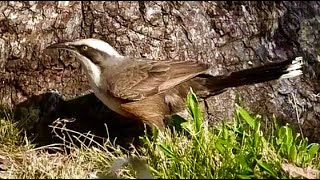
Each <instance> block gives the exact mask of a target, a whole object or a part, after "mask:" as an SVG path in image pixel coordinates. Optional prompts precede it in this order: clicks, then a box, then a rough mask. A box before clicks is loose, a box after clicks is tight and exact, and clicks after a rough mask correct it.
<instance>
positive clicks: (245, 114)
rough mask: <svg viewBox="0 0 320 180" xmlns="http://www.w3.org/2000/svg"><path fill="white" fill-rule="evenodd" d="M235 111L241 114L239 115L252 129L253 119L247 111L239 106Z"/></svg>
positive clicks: (253, 125)
mask: <svg viewBox="0 0 320 180" xmlns="http://www.w3.org/2000/svg"><path fill="white" fill-rule="evenodd" d="M237 112H238V113H239V114H240V115H241V117H242V118H243V119H244V120H245V121H246V122H247V123H248V124H249V126H250V127H251V128H252V129H254V128H255V120H254V119H253V118H252V117H251V116H250V115H249V113H248V112H247V111H246V110H245V109H243V108H242V107H240V106H237Z"/></svg>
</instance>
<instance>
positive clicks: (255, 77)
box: [205, 57, 303, 94]
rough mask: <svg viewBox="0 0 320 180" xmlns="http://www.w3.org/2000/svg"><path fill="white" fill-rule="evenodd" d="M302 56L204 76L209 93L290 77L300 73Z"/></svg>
mask: <svg viewBox="0 0 320 180" xmlns="http://www.w3.org/2000/svg"><path fill="white" fill-rule="evenodd" d="M302 66H303V58H302V57H296V58H295V59H293V60H286V61H282V62H276V63H272V64H268V65H264V66H260V67H255V68H251V69H246V70H241V71H237V72H232V73H230V74H228V75H223V76H214V77H213V76H210V77H207V78H206V83H205V84H206V86H207V87H208V89H209V91H210V94H217V93H219V92H222V91H224V90H225V89H226V88H230V87H237V86H242V85H249V84H255V83H262V82H266V81H271V80H275V79H285V78H292V77H296V76H299V75H301V74H302Z"/></svg>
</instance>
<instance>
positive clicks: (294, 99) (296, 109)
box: [291, 93, 304, 138]
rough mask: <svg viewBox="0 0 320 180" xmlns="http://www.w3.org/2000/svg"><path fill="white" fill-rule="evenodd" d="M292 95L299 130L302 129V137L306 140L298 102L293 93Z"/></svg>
mask: <svg viewBox="0 0 320 180" xmlns="http://www.w3.org/2000/svg"><path fill="white" fill-rule="evenodd" d="M291 95H292V98H293V103H294V109H295V111H296V116H297V121H298V126H299V129H300V133H301V137H302V138H304V136H303V131H302V127H301V122H300V118H299V112H298V105H297V101H296V96H295V95H294V93H291Z"/></svg>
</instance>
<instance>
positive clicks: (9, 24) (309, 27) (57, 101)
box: [0, 1, 320, 140]
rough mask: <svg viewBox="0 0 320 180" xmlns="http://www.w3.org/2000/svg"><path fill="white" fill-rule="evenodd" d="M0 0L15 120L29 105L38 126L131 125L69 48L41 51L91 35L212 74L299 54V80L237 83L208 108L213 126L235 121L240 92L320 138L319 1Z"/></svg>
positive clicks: (3, 68) (4, 64)
mask: <svg viewBox="0 0 320 180" xmlns="http://www.w3.org/2000/svg"><path fill="white" fill-rule="evenodd" d="M0 3H1V4H0V12H1V13H0V73H1V74H0V97H1V99H0V100H1V103H2V104H3V105H5V106H11V107H14V108H15V109H16V118H17V119H21V118H22V114H23V113H22V112H24V111H22V110H21V108H22V107H23V108H24V110H27V111H29V114H30V113H31V114H33V115H34V116H32V117H30V118H31V119H35V122H36V123H39V121H40V122H42V121H45V122H48V119H50V122H49V123H51V120H52V119H55V118H58V117H60V118H62V117H69V118H70V117H73V118H76V119H77V120H76V121H79V122H80V119H83V122H87V125H86V127H87V128H84V131H85V130H88V128H89V127H88V124H98V122H102V121H103V122H105V121H104V120H106V121H107V123H109V125H110V126H112V127H114V129H117V130H114V132H119V129H120V132H124V131H125V129H127V128H128V129H130V127H132V126H134V124H135V123H136V122H132V121H130V120H126V121H123V122H124V123H120V124H117V123H118V122H119V120H114V119H119V117H117V115H116V114H114V113H112V112H109V110H108V109H107V108H106V107H104V106H103V105H102V104H101V103H100V101H99V100H97V99H96V98H95V97H94V96H93V95H86V94H88V93H90V87H89V85H88V83H87V77H86V76H85V74H84V72H83V70H82V69H81V67H80V64H79V62H78V61H77V60H76V59H75V57H74V56H73V54H70V53H67V52H64V51H59V52H43V50H44V48H45V47H46V46H48V45H50V44H52V43H55V42H61V41H66V40H74V39H79V38H89V37H93V38H99V39H102V40H105V41H107V42H108V43H110V44H111V45H112V46H114V47H115V48H116V49H117V50H118V51H119V52H120V53H122V54H123V55H128V56H133V57H147V58H152V59H157V60H163V59H173V60H185V61H191V60H192V61H201V62H205V63H210V64H212V73H213V74H222V73H227V72H230V71H234V70H240V69H245V68H251V67H255V66H260V65H263V64H267V63H270V62H273V61H281V60H285V59H289V58H293V57H295V56H303V57H304V59H305V61H306V66H305V69H304V74H303V75H302V76H300V77H297V78H292V79H287V80H277V81H271V82H268V83H260V84H256V85H251V86H243V87H239V88H233V89H230V90H228V91H227V92H224V93H222V94H220V95H217V96H213V97H211V98H209V99H208V100H207V101H206V103H205V104H206V105H205V106H204V108H205V109H206V110H207V111H206V112H207V113H206V118H207V119H208V120H209V121H210V123H212V124H213V123H214V122H219V121H222V120H224V119H226V118H230V117H231V115H232V113H233V111H234V103H235V102H236V100H237V99H239V98H240V99H241V100H240V101H241V103H242V104H243V105H244V106H245V107H247V108H248V109H249V110H250V111H251V112H254V113H259V114H263V115H270V116H269V118H270V117H272V115H273V114H274V115H275V116H276V117H277V118H279V119H283V120H284V121H285V122H290V123H292V124H295V125H297V124H298V122H299V124H300V125H301V127H302V129H303V133H304V134H305V135H306V136H308V137H309V139H313V140H318V139H319V138H318V137H319V136H318V135H319V132H320V131H319V130H320V129H319V128H320V123H319V117H320V106H319V101H320V96H319V94H318V93H319V78H318V77H319V56H318V54H319V46H320V44H319V29H320V28H319V25H320V21H319V15H320V7H319V2H302V1H301V2H300V1H299V2H294V1H293V2H289V1H282V2H249V1H248V2H240V1H239V2H232V1H228V2H223V1H217V2H196V1H189V2H144V1H139V2H138V1H136V2H89V1H82V2H76V1H64V2H53V1H51V2H45V1H30V2H18V1H10V2H9V1H2V2H0ZM49 53H50V54H49ZM50 90H51V91H50ZM53 90H54V91H53ZM53 92H54V93H53ZM56 92H58V93H56ZM75 100H77V101H75ZM30 107H32V108H30ZM94 107H95V108H96V109H95V108H94ZM97 109H99V110H97ZM101 109H103V110H102V111H103V112H108V113H107V114H105V113H102V112H100V110H101ZM97 112H99V113H97ZM97 116H99V117H97ZM24 118H25V117H24ZM88 119H90V121H89V120H88ZM97 119H98V120H97ZM120 119H122V118H120ZM121 122H122V121H121ZM112 123H114V126H113V125H112ZM115 124H117V125H115ZM97 126H100V125H97ZM38 129H39V128H38ZM89 129H90V128H89ZM109 129H110V128H109ZM139 130H141V129H139ZM121 135H123V133H118V134H116V135H115V136H121ZM126 137H131V136H129V135H127V136H126ZM317 138H318V139H317Z"/></svg>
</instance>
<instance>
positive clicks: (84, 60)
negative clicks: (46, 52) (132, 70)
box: [46, 38, 123, 86]
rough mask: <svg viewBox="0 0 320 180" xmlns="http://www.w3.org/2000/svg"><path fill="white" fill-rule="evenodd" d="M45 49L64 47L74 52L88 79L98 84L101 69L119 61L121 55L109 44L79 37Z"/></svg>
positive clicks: (121, 57)
mask: <svg viewBox="0 0 320 180" xmlns="http://www.w3.org/2000/svg"><path fill="white" fill-rule="evenodd" d="M46 49H64V50H67V51H71V52H73V53H75V54H76V55H77V57H78V59H79V60H80V62H81V64H82V65H83V66H84V69H85V70H86V72H87V75H88V76H89V81H91V83H94V84H95V85H96V86H99V84H100V75H101V71H102V69H103V68H105V67H112V66H113V65H115V64H117V63H119V62H120V61H121V59H123V56H122V55H120V54H119V53H118V52H117V51H116V50H115V49H114V48H113V47H112V46H111V45H110V44H108V43H107V42H104V41H102V40H99V39H92V38H90V39H81V40H76V41H68V42H63V43H56V44H52V45H50V46H48V47H47V48H46Z"/></svg>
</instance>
